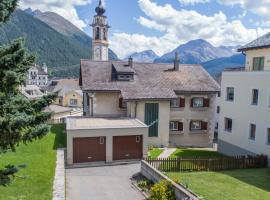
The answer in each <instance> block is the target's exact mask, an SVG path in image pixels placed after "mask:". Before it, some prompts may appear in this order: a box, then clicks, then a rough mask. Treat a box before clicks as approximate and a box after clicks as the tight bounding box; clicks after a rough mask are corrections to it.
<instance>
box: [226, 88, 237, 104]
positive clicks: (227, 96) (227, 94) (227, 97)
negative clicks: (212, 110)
mask: <svg viewBox="0 0 270 200" xmlns="http://www.w3.org/2000/svg"><path fill="white" fill-rule="evenodd" d="M229 89H233V99H229V92H228V91H229ZM234 100H235V88H234V87H226V101H230V102H233V101H234Z"/></svg>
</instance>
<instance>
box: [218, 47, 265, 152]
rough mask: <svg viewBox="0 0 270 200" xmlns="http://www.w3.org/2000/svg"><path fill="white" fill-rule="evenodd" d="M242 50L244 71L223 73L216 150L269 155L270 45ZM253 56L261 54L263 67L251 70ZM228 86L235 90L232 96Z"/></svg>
mask: <svg viewBox="0 0 270 200" xmlns="http://www.w3.org/2000/svg"><path fill="white" fill-rule="evenodd" d="M245 53H246V55H247V57H246V60H247V61H246V71H244V72H240V71H239V72H223V74H222V82H221V97H220V102H219V104H220V114H219V131H218V132H219V141H218V151H220V152H222V153H225V154H228V155H246V154H265V155H268V156H269V157H270V142H269V141H270V138H269V137H270V82H269V81H270V71H269V70H270V49H259V50H250V51H247V52H245ZM254 57H264V60H265V63H264V70H265V71H252V69H253V67H252V66H253V58H254ZM228 88H233V90H234V92H233V93H234V94H233V100H232V99H231V98H230V97H229V98H228V95H229V94H228V90H229V89H228ZM228 99H230V100H228ZM226 118H227V120H226ZM228 119H229V121H228ZM230 120H231V121H230ZM226 122H227V123H226ZM228 124H229V125H228Z"/></svg>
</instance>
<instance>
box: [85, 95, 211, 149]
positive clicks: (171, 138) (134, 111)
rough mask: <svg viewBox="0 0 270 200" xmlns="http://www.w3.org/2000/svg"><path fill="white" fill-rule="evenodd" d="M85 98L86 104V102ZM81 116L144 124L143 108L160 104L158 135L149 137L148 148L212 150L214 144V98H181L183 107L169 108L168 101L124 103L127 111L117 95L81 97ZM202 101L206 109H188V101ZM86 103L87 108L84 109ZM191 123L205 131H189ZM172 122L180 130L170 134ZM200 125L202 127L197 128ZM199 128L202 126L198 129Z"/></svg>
mask: <svg viewBox="0 0 270 200" xmlns="http://www.w3.org/2000/svg"><path fill="white" fill-rule="evenodd" d="M87 96H88V97H89V100H87ZM84 97H85V98H86V99H85V100H84V103H85V104H84V112H85V115H86V116H91V117H131V118H137V119H139V120H141V121H142V122H144V121H145V104H146V103H158V104H159V117H158V118H159V121H158V135H157V136H156V137H148V144H149V145H153V146H195V147H211V146H212V144H213V136H214V126H215V120H214V116H215V108H216V105H215V99H216V94H215V93H213V94H211V93H208V94H182V95H179V96H178V97H179V98H182V99H185V100H184V101H185V103H184V105H183V107H181V108H180V107H178V108H173V107H171V104H170V100H139V101H130V102H126V105H127V106H126V108H120V107H119V99H120V98H121V94H120V92H98V93H88V95H86V94H85V95H84ZM194 98H202V99H207V100H208V101H209V105H207V106H202V107H197V108H195V107H191V99H194ZM87 102H89V105H87ZM192 121H198V122H199V123H202V122H204V123H205V124H206V127H205V129H203V128H202V127H198V129H197V130H191V127H190V124H191V122H192ZM171 122H180V123H183V130H180V129H179V130H178V129H177V130H171V128H170V123H171ZM200 125H201V124H200ZM201 126H202V125H201Z"/></svg>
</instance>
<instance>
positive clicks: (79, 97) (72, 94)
mask: <svg viewBox="0 0 270 200" xmlns="http://www.w3.org/2000/svg"><path fill="white" fill-rule="evenodd" d="M70 99H77V102H78V104H77V107H80V108H81V107H82V102H83V97H82V95H81V94H79V93H78V92H76V91H71V92H69V93H67V94H66V95H65V96H64V98H63V106H66V107H69V106H70V107H72V106H71V105H70Z"/></svg>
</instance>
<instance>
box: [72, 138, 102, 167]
mask: <svg viewBox="0 0 270 200" xmlns="http://www.w3.org/2000/svg"><path fill="white" fill-rule="evenodd" d="M97 161H106V137H91V138H74V139H73V162H74V163H83V162H97Z"/></svg>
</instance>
